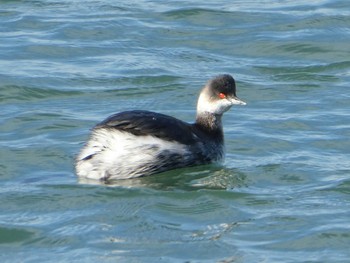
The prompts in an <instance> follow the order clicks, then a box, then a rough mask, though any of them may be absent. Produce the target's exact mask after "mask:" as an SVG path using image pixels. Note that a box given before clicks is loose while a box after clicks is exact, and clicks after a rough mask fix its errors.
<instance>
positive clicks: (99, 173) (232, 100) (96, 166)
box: [75, 74, 246, 181]
mask: <svg viewBox="0 0 350 263" xmlns="http://www.w3.org/2000/svg"><path fill="white" fill-rule="evenodd" d="M234 104H236V105H245V104H246V103H245V102H243V101H242V100H240V99H239V98H238V97H237V96H236V84H235V80H234V79H233V77H232V76H230V75H227V74H225V75H220V76H217V77H215V78H213V79H211V80H209V81H208V82H207V84H206V85H205V86H204V88H203V89H202V91H201V92H200V95H199V98H198V102H197V116H196V121H195V123H193V124H189V123H186V122H183V121H181V120H178V119H176V118H174V117H171V116H167V115H164V114H160V113H156V112H150V111H140V110H134V111H125V112H121V113H117V114H114V115H112V116H110V117H108V118H107V119H105V120H104V121H102V122H101V123H99V124H97V125H96V126H95V127H94V129H93V130H92V133H91V135H90V139H89V141H88V142H87V144H86V145H85V147H84V148H83V149H82V150H81V152H80V153H79V155H78V157H77V159H76V165H75V168H76V173H77V175H78V176H79V177H82V178H88V179H97V180H101V181H110V180H116V179H128V178H134V177H140V176H147V175H152V174H155V173H160V172H164V171H167V170H171V169H175V168H180V167H186V166H193V165H199V164H208V163H213V162H220V161H222V160H223V158H224V154H225V153H224V135H223V128H222V121H221V118H222V115H223V113H224V112H226V111H227V110H229V109H230V108H231V106H232V105H234Z"/></svg>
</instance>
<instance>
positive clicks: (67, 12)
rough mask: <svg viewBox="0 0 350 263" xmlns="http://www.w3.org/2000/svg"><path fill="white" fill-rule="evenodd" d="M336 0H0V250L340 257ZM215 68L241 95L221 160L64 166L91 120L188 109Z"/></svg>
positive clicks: (37, 257)
mask: <svg viewBox="0 0 350 263" xmlns="http://www.w3.org/2000/svg"><path fill="white" fill-rule="evenodd" d="M348 7H349V6H348V1H346V0H334V1H333V0H332V1H331V0H329V1H326V0H319V1H317V0H314V1H307V2H305V1H298V0H297V1H287V0H286V1H271V0H265V1H227V0H222V1H205V2H204V3H203V2H202V1H194V0H193V1H111V0H89V1H78V0H73V1H51V0H46V1H44V0H37V1H20V0H18V1H15V0H12V1H10V0H8V1H1V2H0V39H1V41H0V107H1V114H0V116H1V119H0V125H1V126H0V129H1V133H0V136H1V141H0V155H1V158H0V176H1V177H0V180H1V188H0V196H1V203H0V211H1V212H0V260H1V262H49V261H51V262H306V261H307V262H348V259H349V258H350V252H349V244H350V223H349V222H350V220H349V219H350V180H349V176H350V158H349V154H350V140H349V136H350V117H349V116H350V107H349V105H350V95H349V83H350V55H349V54H350V53H349V43H350V30H349V28H350V19H349V17H350V9H349V8H348ZM220 73H230V74H232V75H234V77H235V78H236V80H237V85H238V95H239V96H240V97H241V98H242V99H243V100H245V101H247V102H248V105H247V106H245V107H235V108H233V109H232V110H231V111H230V112H228V113H227V114H226V115H225V118H224V124H225V134H226V146H227V158H226V162H225V164H224V166H223V167H214V166H199V167H194V168H189V169H182V170H175V171H170V172H167V173H163V174H159V175H156V176H152V177H148V178H140V179H135V180H125V181H120V183H118V185H109V186H106V185H98V184H93V183H92V182H79V181H78V180H77V179H76V177H75V175H74V171H73V160H74V156H75V155H76V154H77V152H78V151H79V149H80V148H81V147H82V145H83V142H84V141H85V140H86V139H87V136H88V133H89V129H90V128H91V127H92V126H93V125H94V124H95V123H96V122H98V121H100V120H102V119H104V118H105V117H107V116H108V115H110V114H111V113H115V112H118V111H123V110H128V109H147V110H153V111H158V112H162V113H166V114H170V115H173V116H176V117H178V118H181V119H183V120H186V121H190V122H191V121H192V120H193V118H194V115H195V103H196V97H197V94H198V91H199V89H200V87H201V86H202V85H203V84H204V83H205V82H206V81H207V79H209V78H211V77H213V76H215V75H217V74H220Z"/></svg>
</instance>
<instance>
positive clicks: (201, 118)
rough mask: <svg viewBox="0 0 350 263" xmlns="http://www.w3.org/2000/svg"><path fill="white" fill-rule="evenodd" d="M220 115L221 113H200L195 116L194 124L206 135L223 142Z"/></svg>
mask: <svg viewBox="0 0 350 263" xmlns="http://www.w3.org/2000/svg"><path fill="white" fill-rule="evenodd" d="M221 117H222V115H217V114H212V113H209V112H206V113H201V114H200V115H197V117H196V122H195V126H196V127H197V128H198V129H199V130H201V131H202V132H204V133H205V134H206V135H207V136H209V137H212V138H213V139H215V140H217V141H218V142H223V140H224V133H223V128H222V121H221Z"/></svg>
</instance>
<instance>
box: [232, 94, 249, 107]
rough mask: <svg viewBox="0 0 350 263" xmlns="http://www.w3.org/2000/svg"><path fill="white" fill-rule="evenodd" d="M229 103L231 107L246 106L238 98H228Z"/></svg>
mask: <svg viewBox="0 0 350 263" xmlns="http://www.w3.org/2000/svg"><path fill="white" fill-rule="evenodd" d="M230 101H231V103H232V105H246V104H247V103H245V102H244V101H243V100H241V99H240V98H238V97H236V96H234V97H232V98H230Z"/></svg>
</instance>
